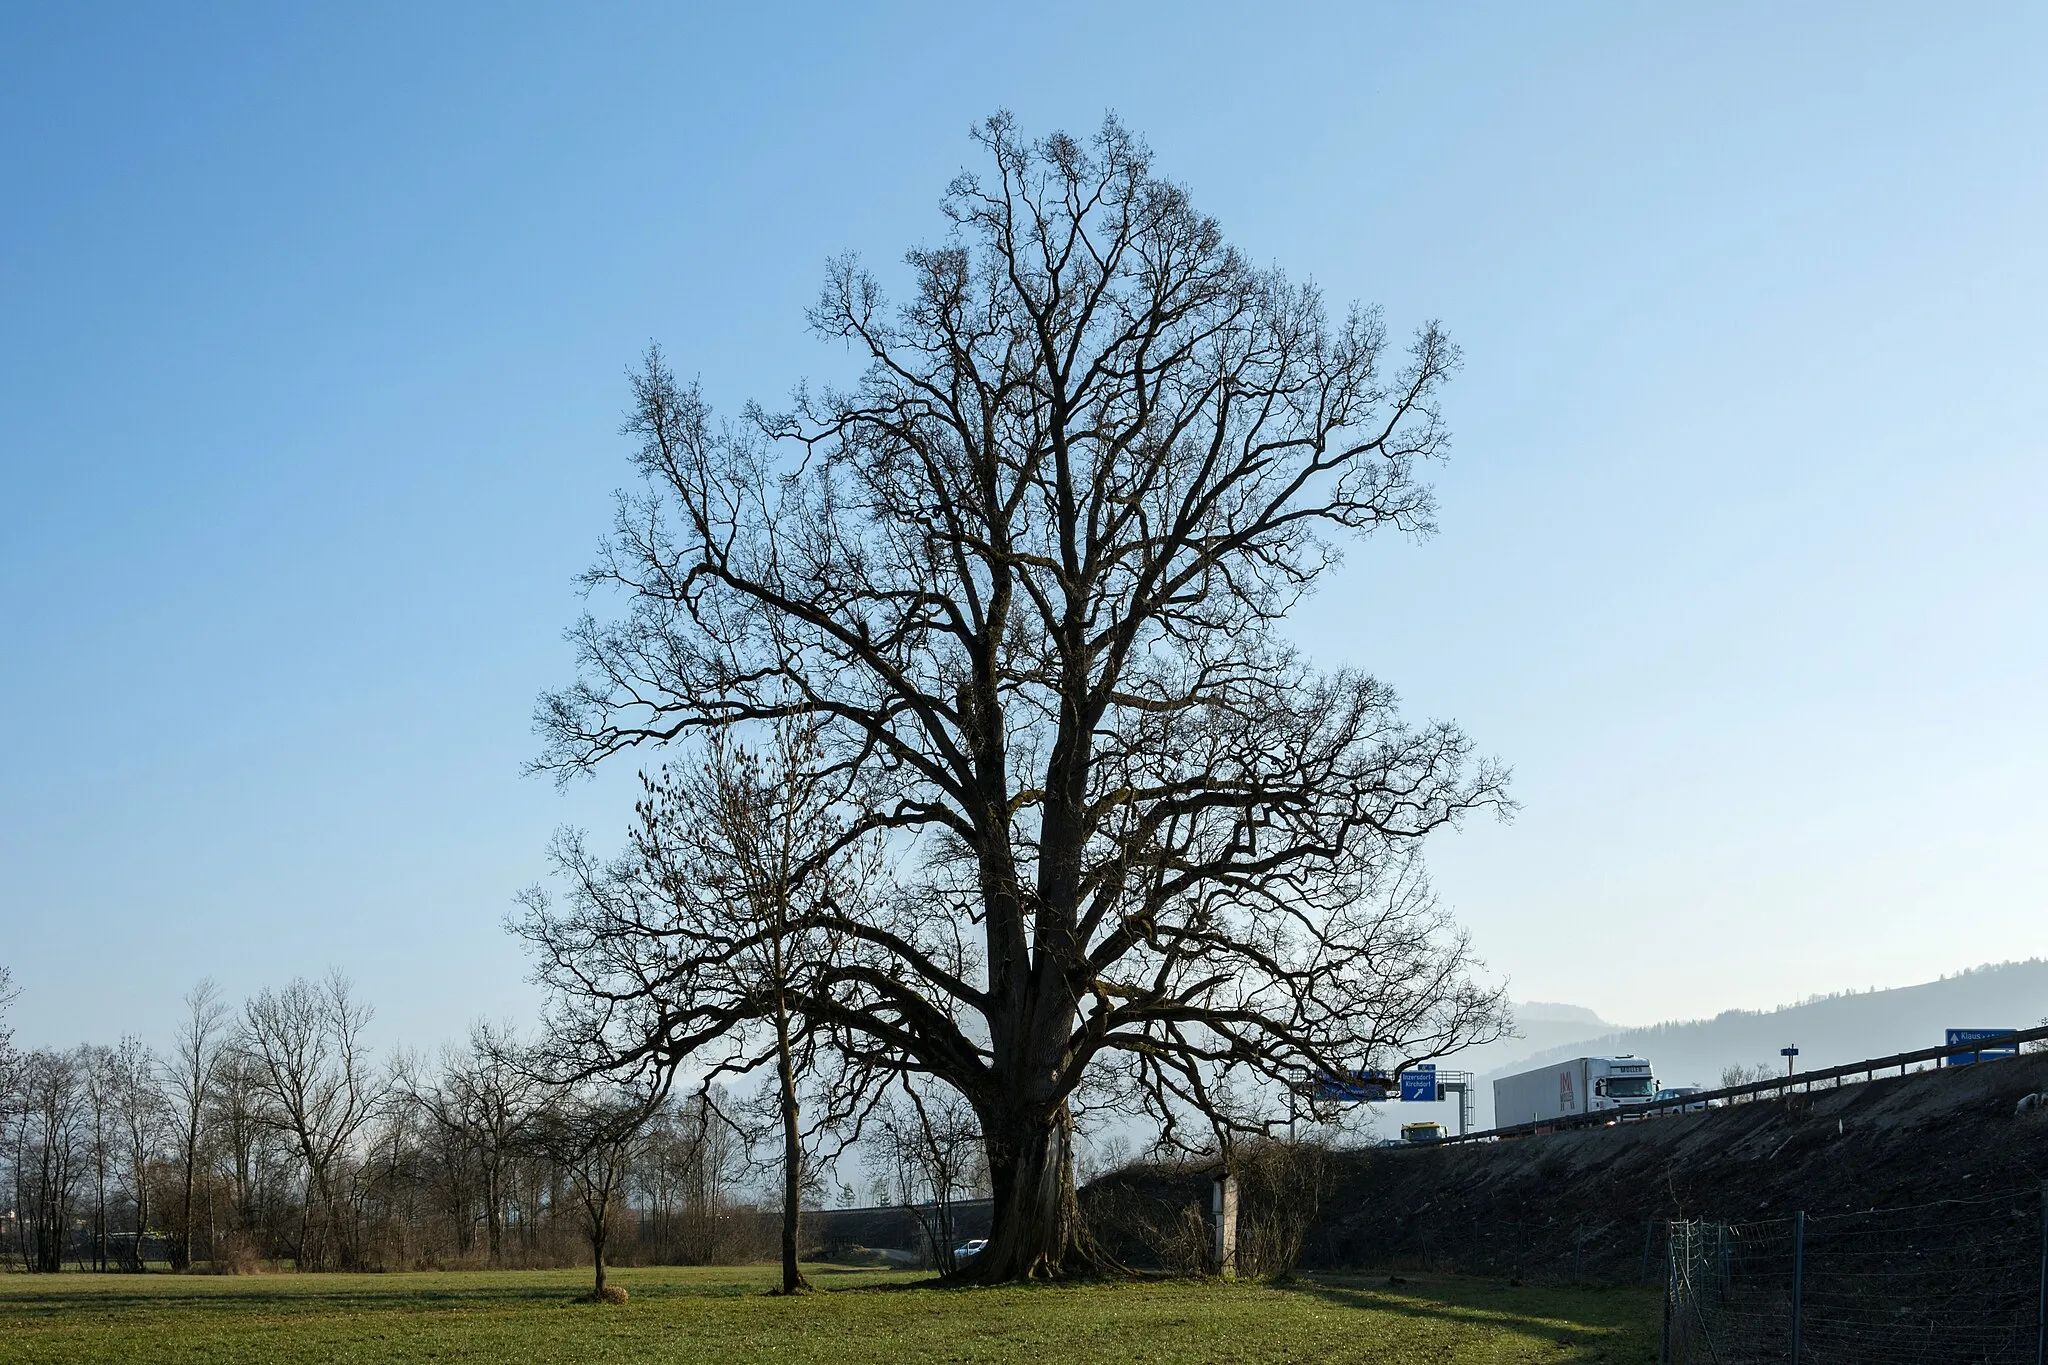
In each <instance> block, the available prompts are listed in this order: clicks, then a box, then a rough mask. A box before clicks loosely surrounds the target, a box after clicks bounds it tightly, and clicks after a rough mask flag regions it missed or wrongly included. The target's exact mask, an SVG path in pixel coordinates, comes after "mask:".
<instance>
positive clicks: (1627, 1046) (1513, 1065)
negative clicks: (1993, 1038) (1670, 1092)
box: [1445, 958, 2048, 1126]
mask: <svg viewBox="0 0 2048 1365" xmlns="http://www.w3.org/2000/svg"><path fill="white" fill-rule="evenodd" d="M1537 1008H1542V1007H1537ZM2044 1017H2048V960H2044V959H2041V958H2029V959H2027V960H2026V961H2023V962H2000V963H1992V964H1987V965H1986V966H1982V967H1975V968H1972V969H1970V970H1968V971H1965V972H1961V973H1958V974H1956V975H1953V976H1946V977H1943V978H1941V979H1940V980H1938V981H1928V982H1924V983H1922V984H1920V985H1917V986H1900V987H1895V988H1892V989H1889V990H1869V991H1839V992H1834V993H1831V994H1827V995H1815V996H1809V997H1807V998H1806V999H1805V1000H1802V1001H1800V1002H1799V1003H1797V1004H1794V1005H1781V1006H1779V1007H1778V1008H1776V1009H1771V1010H1724V1011H1722V1012H1721V1013H1720V1014H1717V1015H1715V1016H1713V1017H1712V1018H1710V1019H1689V1020H1678V1021H1672V1022H1668V1023H1662V1024H1650V1025H1646V1026H1643V1027H1639V1028H1612V1027H1609V1028H1605V1029H1599V1030H1592V1029H1585V1028H1580V1029H1578V1030H1577V1033H1576V1036H1567V1037H1560V1036H1558V1035H1559V1034H1560V1033H1561V1032H1562V1033H1571V1032H1572V1031H1573V1030H1572V1026H1571V1025H1569V1024H1567V1023H1562V1022H1559V1023H1552V1022H1549V1021H1547V1020H1546V1021H1543V1022H1540V1023H1538V1022H1532V1023H1531V1024H1529V1025H1526V1026H1524V1027H1523V1030H1522V1031H1523V1034H1524V1037H1523V1038H1521V1039H1519V1040H1516V1042H1514V1043H1505V1042H1504V1043H1496V1044H1493V1045H1491V1046H1489V1047H1487V1048H1484V1049H1473V1050H1472V1051H1471V1052H1469V1053H1466V1054H1461V1055H1460V1056H1459V1057H1458V1058H1457V1059H1456V1060H1455V1061H1451V1060H1448V1059H1447V1061H1446V1063H1445V1065H1448V1066H1462V1067H1466V1068H1469V1069H1471V1070H1474V1071H1477V1072H1479V1086H1478V1091H1479V1094H1478V1096H1477V1098H1478V1111H1479V1112H1478V1118H1479V1122H1480V1123H1481V1125H1482V1126H1484V1125H1487V1124H1490V1123H1491V1121H1492V1119H1491V1116H1492V1112H1493V1086H1492V1084H1491V1081H1492V1080H1493V1078H1494V1077H1497V1076H1505V1075H1512V1074H1513V1073H1515V1072H1518V1071H1525V1070H1528V1069H1530V1068H1532V1067H1537V1066H1543V1065H1545V1064H1547V1063H1549V1062H1553V1061H1561V1060H1563V1059H1565V1058H1567V1057H1580V1056H1586V1055H1589V1054H1595V1055H1597V1054H1614V1053H1634V1054H1636V1055H1637V1056H1642V1057H1647V1058H1649V1059H1650V1062H1651V1065H1652V1066H1653V1067H1654V1069H1655V1072H1656V1075H1657V1079H1658V1082H1659V1084H1662V1085H1703V1086H1713V1085H1716V1084H1718V1083H1719V1081H1720V1078H1721V1071H1722V1068H1724V1067H1727V1066H1731V1065H1743V1066H1752V1067H1753V1066H1757V1065H1768V1066H1770V1067H1772V1068H1773V1069H1776V1068H1778V1067H1782V1066H1783V1065H1784V1059H1783V1058H1781V1057H1780V1056H1779V1055H1778V1049H1780V1048H1782V1047H1785V1046H1787V1045H1793V1044H1796V1045H1797V1046H1798V1048H1799V1067H1800V1069H1801V1070H1812V1069H1814V1068H1818V1067H1828V1066H1839V1065H1842V1064H1843V1063H1846V1062H1854V1061H1860V1060H1862V1059H1863V1058H1865V1057H1874V1056H1882V1055H1884V1054H1886V1053H1892V1052H1906V1051H1911V1050H1913V1049H1915V1048H1923V1047H1933V1046H1935V1045H1936V1044H1938V1043H1940V1042H1941V1041H1942V1034H1943V1031H1944V1030H1946V1029H1950V1028H2015V1029H2018V1028H2028V1027H2031V1026H2034V1025H2037V1024H2039V1023H2041V1021H2042V1020H2043V1018H2044ZM1504 1054H1505V1055H1504Z"/></svg>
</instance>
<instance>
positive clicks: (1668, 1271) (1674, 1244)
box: [1644, 1221, 1678, 1365]
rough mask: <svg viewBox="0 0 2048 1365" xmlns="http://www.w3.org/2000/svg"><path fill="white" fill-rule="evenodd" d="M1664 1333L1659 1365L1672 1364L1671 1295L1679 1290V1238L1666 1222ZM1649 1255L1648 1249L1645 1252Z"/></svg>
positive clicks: (1658, 1345) (1659, 1345)
mask: <svg viewBox="0 0 2048 1365" xmlns="http://www.w3.org/2000/svg"><path fill="white" fill-rule="evenodd" d="M1664 1234H1665V1235H1664V1333H1663V1335H1662V1336H1661V1337H1660V1338H1659V1339H1658V1343H1657V1365H1671V1296H1672V1295H1674V1294H1676V1293H1677V1292H1678V1275H1677V1273H1676V1264H1677V1256H1678V1239H1677V1238H1676V1237H1674V1236H1672V1235H1671V1224H1670V1223H1669V1222H1668V1221H1667V1222H1666V1223H1665V1224H1664ZM1644 1254H1645V1255H1646V1256H1647V1255H1648V1251H1647V1250H1645V1253H1644Z"/></svg>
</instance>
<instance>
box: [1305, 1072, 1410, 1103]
mask: <svg viewBox="0 0 2048 1365" xmlns="http://www.w3.org/2000/svg"><path fill="white" fill-rule="evenodd" d="M1393 1088H1394V1078H1393V1077H1392V1076H1389V1075H1388V1074H1387V1073H1386V1072H1384V1071H1347V1072H1345V1073H1344V1074H1342V1075H1336V1076H1333V1075H1328V1074H1325V1075H1321V1076H1318V1077H1316V1083H1315V1095H1316V1098H1317V1099H1319V1100H1335V1101H1337V1102H1338V1103H1340V1104H1370V1103H1374V1102H1376V1101H1379V1100H1383V1099H1386V1098H1388V1095H1389V1092H1391V1091H1392V1090H1393Z"/></svg>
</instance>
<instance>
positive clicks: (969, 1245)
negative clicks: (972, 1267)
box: [953, 1237, 988, 1261]
mask: <svg viewBox="0 0 2048 1365" xmlns="http://www.w3.org/2000/svg"><path fill="white" fill-rule="evenodd" d="M987 1245H988V1238H986V1237H977V1238H975V1239H974V1240H973V1241H971V1242H962V1243H961V1244H960V1245H959V1246H956V1247H954V1248H953V1259H954V1260H956V1261H964V1260H966V1259H967V1258H968V1257H970V1256H977V1255H979V1254H980V1253H981V1249H982V1248H983V1247H985V1246H987Z"/></svg>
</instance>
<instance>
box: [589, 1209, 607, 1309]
mask: <svg viewBox="0 0 2048 1365" xmlns="http://www.w3.org/2000/svg"><path fill="white" fill-rule="evenodd" d="M610 1212H611V1210H610V1209H606V1210H605V1211H604V1212H602V1213H597V1214H594V1215H593V1216H592V1217H591V1221H590V1263H591V1266H592V1267H593V1269H594V1270H595V1272H596V1275H597V1286H596V1288H594V1289H592V1290H591V1291H590V1297H591V1298H593V1299H597V1300H602V1299H603V1298H604V1244H605V1234H606V1233H607V1232H609V1231H610V1229H609V1228H608V1227H607V1226H606V1222H607V1215H608V1214H609V1213H610Z"/></svg>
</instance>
